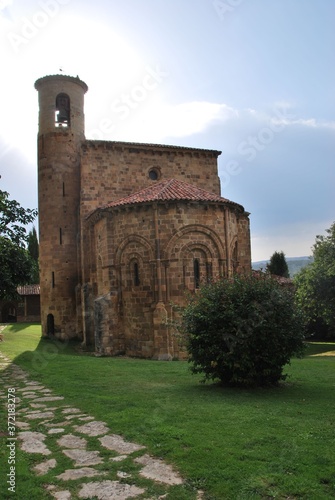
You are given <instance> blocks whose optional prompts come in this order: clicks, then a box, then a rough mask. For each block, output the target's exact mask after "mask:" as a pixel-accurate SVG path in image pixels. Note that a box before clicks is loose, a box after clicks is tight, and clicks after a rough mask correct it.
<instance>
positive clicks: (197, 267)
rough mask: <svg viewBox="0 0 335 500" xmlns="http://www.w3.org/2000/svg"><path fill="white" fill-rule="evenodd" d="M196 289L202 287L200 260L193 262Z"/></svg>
mask: <svg viewBox="0 0 335 500" xmlns="http://www.w3.org/2000/svg"><path fill="white" fill-rule="evenodd" d="M193 272H194V288H199V287H200V262H199V259H194V261H193Z"/></svg>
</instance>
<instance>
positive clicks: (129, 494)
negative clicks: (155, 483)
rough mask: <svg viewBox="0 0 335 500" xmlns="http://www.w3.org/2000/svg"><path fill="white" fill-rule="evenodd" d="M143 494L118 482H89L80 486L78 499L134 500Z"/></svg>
mask: <svg viewBox="0 0 335 500" xmlns="http://www.w3.org/2000/svg"><path fill="white" fill-rule="evenodd" d="M144 492H145V490H144V489H143V488H138V487H137V486H133V485H130V484H124V483H120V482H119V481H101V482H90V483H86V484H84V485H83V486H82V488H81V490H80V491H79V493H78V497H79V498H84V499H85V498H97V499H98V500H126V499H127V498H135V497H137V496H139V495H142V494H143V493H144Z"/></svg>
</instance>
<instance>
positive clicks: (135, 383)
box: [0, 324, 335, 500]
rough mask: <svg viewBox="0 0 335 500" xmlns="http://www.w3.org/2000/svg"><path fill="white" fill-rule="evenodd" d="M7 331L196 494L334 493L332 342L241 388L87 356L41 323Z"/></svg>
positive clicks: (53, 383) (67, 390) (47, 377)
mask: <svg viewBox="0 0 335 500" xmlns="http://www.w3.org/2000/svg"><path fill="white" fill-rule="evenodd" d="M4 336H5V341H4V342H3V343H1V344H0V350H1V351H2V352H3V353H4V354H6V355H7V356H8V357H10V358H11V359H12V360H13V361H15V363H16V364H18V365H19V366H21V367H22V368H24V369H25V370H27V371H28V372H30V374H31V377H32V378H33V379H34V380H37V381H41V382H42V383H43V384H46V385H47V386H48V387H49V388H51V389H53V391H54V392H55V393H59V394H60V395H63V396H65V398H66V401H65V402H66V404H70V405H74V406H76V407H78V408H80V409H82V411H83V412H87V413H89V414H90V415H93V416H94V417H95V418H96V419H99V420H100V419H101V420H103V421H105V422H106V423H107V424H108V426H109V427H110V429H111V430H112V432H114V433H116V434H122V435H123V436H124V437H125V438H126V439H129V440H132V441H135V442H137V443H140V444H144V445H145V446H146V447H147V448H148V449H149V451H150V452H151V453H152V454H153V455H155V456H157V457H163V458H164V459H165V460H166V461H168V462H170V463H173V464H174V465H175V466H176V468H177V469H178V470H179V471H180V472H181V473H182V475H183V476H184V477H185V478H186V479H187V487H186V489H185V491H186V492H187V491H189V492H190V493H189V498H190V499H191V498H192V499H193V498H194V493H192V494H191V491H192V488H194V491H195V489H204V490H205V492H206V496H205V498H206V499H212V500H213V499H218V500H221V499H228V500H230V499H232V500H235V499H268V498H276V499H308V500H311V499H312V500H314V499H315V500H317V499H328V498H329V499H331V498H335V453H334V449H335V442H334V441H335V440H334V437H335V405H334V403H335V356H334V355H331V354H335V353H334V352H333V353H331V351H335V344H334V343H333V344H326V343H313V344H309V346H308V349H307V351H306V356H305V357H304V358H303V359H294V360H293V361H292V364H291V365H290V366H288V367H287V370H286V371H287V373H288V374H289V378H288V379H287V381H286V382H285V383H284V384H282V385H281V386H280V387H278V388H271V389H253V390H244V389H229V388H222V387H220V386H218V385H215V384H206V385H204V384H201V383H200V380H201V377H200V376H195V375H192V374H191V373H190V371H189V366H188V364H187V363H186V362H178V361H176V362H159V361H148V360H140V359H129V358H108V357H96V356H94V355H92V353H82V352H80V349H78V348H79V346H78V345H75V344H69V345H64V344H61V343H55V342H51V341H49V340H41V339H40V327H39V325H22V324H16V325H13V326H10V327H8V328H7V329H6V330H5V332H4ZM4 429H6V422H5V423H4ZM1 430H3V429H1ZM20 460H23V461H25V460H28V458H27V457H26V455H24V454H22V456H21V455H20ZM28 466H29V463H28V462H27V463H26V464H23V467H26V469H27V470H28ZM36 481H37V480H36ZM169 498H170V497H169ZM183 498H188V496H187V495H186V496H183Z"/></svg>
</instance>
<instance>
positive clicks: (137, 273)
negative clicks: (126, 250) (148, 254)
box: [133, 262, 140, 286]
mask: <svg viewBox="0 0 335 500" xmlns="http://www.w3.org/2000/svg"><path fill="white" fill-rule="evenodd" d="M133 271H134V286H139V285H140V271H139V268H138V263H137V262H134V268H133Z"/></svg>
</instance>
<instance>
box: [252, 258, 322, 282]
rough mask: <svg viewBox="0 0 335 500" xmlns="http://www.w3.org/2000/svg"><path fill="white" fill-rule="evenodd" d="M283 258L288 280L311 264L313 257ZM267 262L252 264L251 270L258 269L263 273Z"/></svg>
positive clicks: (260, 261) (261, 261)
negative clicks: (288, 276) (286, 267)
mask: <svg viewBox="0 0 335 500" xmlns="http://www.w3.org/2000/svg"><path fill="white" fill-rule="evenodd" d="M285 258H286V262H287V266H288V270H289V273H290V278H293V276H294V275H295V274H297V273H298V272H299V271H300V269H302V268H303V267H305V266H308V264H310V263H311V262H313V257H285ZM268 262H270V259H269V260H259V261H257V262H252V269H254V270H255V271H259V270H260V269H262V270H263V271H265V269H266V265H267V264H268Z"/></svg>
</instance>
